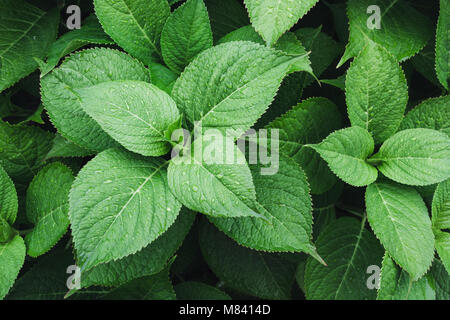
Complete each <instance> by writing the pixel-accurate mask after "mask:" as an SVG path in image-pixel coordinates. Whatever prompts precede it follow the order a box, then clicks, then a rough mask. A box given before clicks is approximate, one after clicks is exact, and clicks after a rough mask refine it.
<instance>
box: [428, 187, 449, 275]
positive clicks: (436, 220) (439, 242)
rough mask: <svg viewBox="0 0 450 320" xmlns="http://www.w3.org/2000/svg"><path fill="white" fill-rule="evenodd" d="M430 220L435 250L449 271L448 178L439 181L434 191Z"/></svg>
mask: <svg viewBox="0 0 450 320" xmlns="http://www.w3.org/2000/svg"><path fill="white" fill-rule="evenodd" d="M431 212H432V215H431V222H432V224H433V231H434V235H435V237H436V243H435V245H436V250H437V252H438V254H439V256H440V257H441V260H442V263H443V264H444V266H445V268H446V269H447V271H448V272H450V251H449V249H450V234H449V233H448V229H450V179H447V180H446V181H443V182H441V183H440V184H439V185H438V186H437V188H436V191H435V193H434V197H433V202H432V204H431Z"/></svg>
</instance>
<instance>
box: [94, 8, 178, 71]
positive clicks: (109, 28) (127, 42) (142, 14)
mask: <svg viewBox="0 0 450 320" xmlns="http://www.w3.org/2000/svg"><path fill="white" fill-rule="evenodd" d="M94 6H95V13H96V15H97V17H98V20H100V23H101V24H102V26H103V29H104V30H105V31H106V33H107V34H108V35H109V36H110V37H111V38H112V39H113V40H114V41H115V42H116V43H117V44H118V45H119V46H121V47H122V48H124V49H125V50H126V51H127V52H128V53H130V54H131V55H132V56H134V57H136V58H138V59H139V60H141V61H142V62H143V63H145V64H146V65H148V64H150V62H151V61H155V60H157V59H158V58H160V57H161V53H160V49H159V39H160V37H161V31H162V29H163V27H164V23H165V22H166V20H167V17H168V16H169V15H170V7H169V4H168V2H167V0H94Z"/></svg>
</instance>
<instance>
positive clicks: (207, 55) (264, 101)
mask: <svg viewBox="0 0 450 320" xmlns="http://www.w3.org/2000/svg"><path fill="white" fill-rule="evenodd" d="M302 59H304V57H303V56H286V55H285V54H283V53H282V52H280V51H275V50H273V49H270V48H266V47H264V46H261V45H258V44H256V43H252V42H238V41H233V42H229V43H224V44H221V45H218V46H215V47H213V48H211V49H208V50H206V51H204V52H202V53H201V54H199V55H198V56H197V57H196V58H195V59H194V61H192V63H191V64H190V65H189V66H188V67H187V68H186V69H185V71H184V72H183V74H182V75H181V76H180V77H179V78H178V80H177V82H176V83H175V86H174V88H173V91H172V96H173V98H174V100H175V102H176V104H177V106H178V108H179V109H180V110H181V111H182V112H183V113H184V114H185V115H186V117H187V120H189V121H190V122H191V123H192V124H194V122H196V121H198V122H199V123H201V126H202V127H203V128H205V129H208V128H218V129H219V130H221V131H223V132H225V131H226V129H232V130H235V137H239V136H240V135H241V134H242V133H243V132H245V131H246V130H247V129H249V128H250V127H251V126H252V125H253V124H254V123H255V122H256V120H258V118H259V117H260V116H261V115H262V114H263V113H264V112H265V110H266V109H267V107H268V106H269V104H270V103H271V102H272V99H273V97H274V96H275V94H276V92H277V90H278V87H279V86H280V83H281V81H282V79H283V78H284V76H285V75H286V73H287V72H288V71H289V70H290V67H291V65H292V64H294V63H296V62H298V61H299V60H302ZM230 133H231V132H230Z"/></svg>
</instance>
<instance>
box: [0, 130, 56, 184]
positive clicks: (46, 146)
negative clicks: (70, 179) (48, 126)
mask: <svg viewBox="0 0 450 320" xmlns="http://www.w3.org/2000/svg"><path fill="white" fill-rule="evenodd" d="M52 140H53V135H52V134H51V133H49V132H47V131H44V130H42V129H40V128H38V127H31V126H26V125H10V124H8V123H6V122H2V121H0V165H1V166H3V168H4V169H5V171H6V172H7V173H8V175H9V176H10V177H11V179H12V180H13V181H14V182H20V183H27V182H28V181H29V180H30V179H31V178H32V177H33V176H34V175H35V174H36V173H37V171H38V170H39V168H40V167H41V166H42V163H43V161H44V159H45V156H46V155H47V152H48V151H49V150H50V148H51V146H52Z"/></svg>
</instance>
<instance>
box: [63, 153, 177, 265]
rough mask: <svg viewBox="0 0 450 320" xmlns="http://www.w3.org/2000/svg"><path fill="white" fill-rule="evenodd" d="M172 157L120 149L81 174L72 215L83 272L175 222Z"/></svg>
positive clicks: (143, 243)
mask: <svg viewBox="0 0 450 320" xmlns="http://www.w3.org/2000/svg"><path fill="white" fill-rule="evenodd" d="M166 166H167V162H165V161H163V160H161V159H156V158H143V157H140V156H138V155H134V154H131V153H129V152H126V151H122V150H118V149H109V150H106V151H104V152H102V153H100V154H98V155H97V156H96V157H95V158H94V159H93V160H91V161H89V163H88V164H87V165H85V166H84V167H83V169H81V171H80V172H79V173H78V176H77V178H76V179H75V182H74V183H73V185H72V189H71V190H70V195H69V205H70V209H69V219H70V222H71V225H72V235H73V239H74V243H75V249H76V252H77V256H78V262H79V264H80V266H81V268H82V271H85V270H89V269H90V268H92V267H93V266H95V265H98V264H100V263H105V262H108V261H111V260H117V259H120V258H123V257H125V256H127V255H130V254H133V253H135V252H137V251H138V250H140V249H142V248H143V247H145V246H146V245H148V244H149V243H151V242H152V241H154V240H155V239H156V238H158V237H159V236H160V235H161V234H162V233H163V232H165V231H166V230H167V229H168V228H169V227H170V226H171V225H172V224H173V222H174V221H175V219H176V217H177V215H178V213H179V210H180V207H181V206H180V203H179V202H178V201H177V200H176V199H175V198H174V197H173V196H172V194H171V193H170V190H169V187H168V185H167V178H166Z"/></svg>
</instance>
